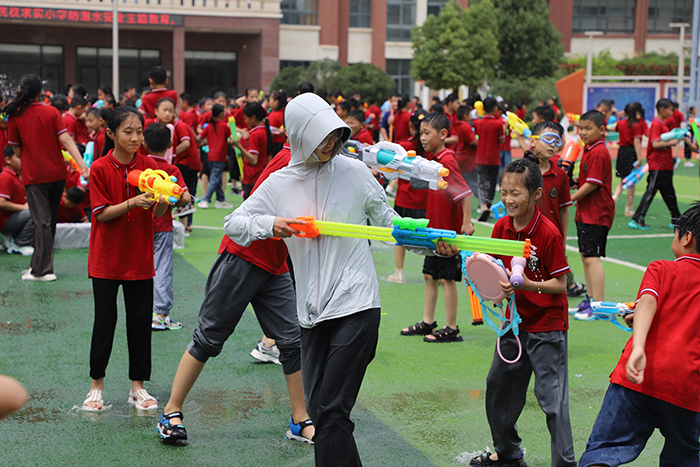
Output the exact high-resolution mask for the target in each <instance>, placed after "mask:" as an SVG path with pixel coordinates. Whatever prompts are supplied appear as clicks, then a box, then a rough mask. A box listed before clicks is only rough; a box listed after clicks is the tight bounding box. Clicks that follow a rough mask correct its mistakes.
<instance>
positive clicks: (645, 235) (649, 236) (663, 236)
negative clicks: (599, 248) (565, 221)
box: [566, 233, 673, 240]
mask: <svg viewBox="0 0 700 467" xmlns="http://www.w3.org/2000/svg"><path fill="white" fill-rule="evenodd" d="M635 238H673V234H672V233H669V234H640V235H608V240H610V239H612V240H615V239H635ZM566 239H567V240H578V237H566Z"/></svg>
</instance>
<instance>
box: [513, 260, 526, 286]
mask: <svg viewBox="0 0 700 467" xmlns="http://www.w3.org/2000/svg"><path fill="white" fill-rule="evenodd" d="M526 262H527V261H526V260H525V258H519V257H517V256H514V257H513V259H512V260H511V261H510V271H511V275H510V285H512V286H513V287H515V288H516V289H517V288H519V287H520V286H522V285H523V275H524V273H525V264H526Z"/></svg>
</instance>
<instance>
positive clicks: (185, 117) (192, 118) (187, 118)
mask: <svg viewBox="0 0 700 467" xmlns="http://www.w3.org/2000/svg"><path fill="white" fill-rule="evenodd" d="M177 118H178V119H179V120H180V121H182V122H185V123H186V124H187V126H189V127H190V129H191V130H192V131H193V132H194V131H197V125H199V116H198V115H197V112H196V111H195V110H194V109H191V110H188V111H187V112H185V111H184V110H181V111H180V113H179V114H178V116H177Z"/></svg>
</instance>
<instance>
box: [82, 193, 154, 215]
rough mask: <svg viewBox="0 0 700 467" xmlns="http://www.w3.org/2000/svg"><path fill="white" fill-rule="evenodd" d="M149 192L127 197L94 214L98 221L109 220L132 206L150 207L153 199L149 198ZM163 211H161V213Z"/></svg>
mask: <svg viewBox="0 0 700 467" xmlns="http://www.w3.org/2000/svg"><path fill="white" fill-rule="evenodd" d="M149 196H150V194H149V193H141V194H140V195H137V196H134V197H133V198H129V199H127V200H126V201H124V202H123V203H119V204H115V205H114V206H107V207H106V208H104V209H103V210H102V211H100V212H98V213H97V214H95V217H96V218H97V220H98V221H100V222H109V221H111V220H112V219H116V218H117V217H119V216H122V215H124V214H126V213H127V212H129V211H131V210H132V209H134V208H150V207H151V204H153V201H152V200H151V199H150V198H149ZM162 214H163V213H162V212H161V215H162Z"/></svg>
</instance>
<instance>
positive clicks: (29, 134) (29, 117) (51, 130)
mask: <svg viewBox="0 0 700 467" xmlns="http://www.w3.org/2000/svg"><path fill="white" fill-rule="evenodd" d="M65 131H66V127H65V125H64V124H63V119H62V118H61V114H60V113H59V112H58V110H56V108H55V107H52V106H50V105H44V104H42V103H41V102H32V103H31V104H29V105H27V107H26V108H25V109H24V112H22V115H19V116H18V115H17V114H15V115H14V116H12V118H10V120H9V122H8V130H7V140H8V141H7V143H8V144H10V145H12V146H21V147H22V152H21V154H22V156H21V157H22V183H24V184H25V185H38V184H40V183H51V182H57V181H59V180H65V179H66V161H65V160H64V159H63V155H62V154H61V145H60V143H59V141H58V137H59V135H61V133H65Z"/></svg>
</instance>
